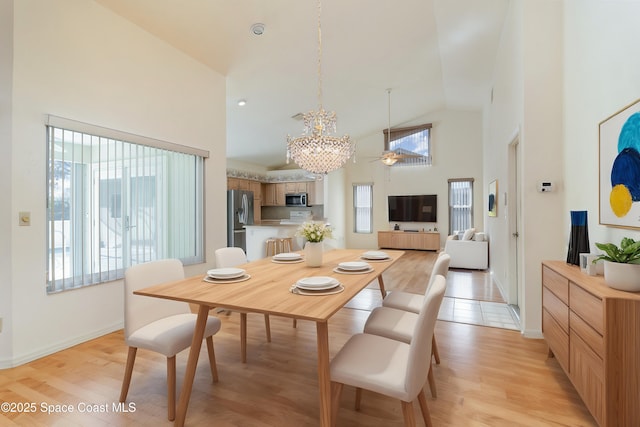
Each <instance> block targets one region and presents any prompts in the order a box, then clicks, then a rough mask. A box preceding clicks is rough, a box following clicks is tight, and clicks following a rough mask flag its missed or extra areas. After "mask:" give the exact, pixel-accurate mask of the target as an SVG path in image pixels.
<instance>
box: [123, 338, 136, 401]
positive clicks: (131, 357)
mask: <svg viewBox="0 0 640 427" xmlns="http://www.w3.org/2000/svg"><path fill="white" fill-rule="evenodd" d="M137 351H138V349H137V348H136V347H129V354H128V355H127V366H126V368H125V369H124V378H123V379H122V389H121V390H120V402H124V401H125V400H127V394H129V385H130V384H131V375H132V374H133V364H134V363H135V361H136V352H137Z"/></svg>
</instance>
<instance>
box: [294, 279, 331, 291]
mask: <svg viewBox="0 0 640 427" xmlns="http://www.w3.org/2000/svg"><path fill="white" fill-rule="evenodd" d="M339 284H340V282H338V281H337V280H336V279H334V278H333V277H329V276H313V277H305V278H304V279H300V280H298V281H297V282H296V286H297V287H298V288H300V289H307V290H321V289H331V288H335V287H336V286H338V285H339Z"/></svg>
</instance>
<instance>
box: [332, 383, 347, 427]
mask: <svg viewBox="0 0 640 427" xmlns="http://www.w3.org/2000/svg"><path fill="white" fill-rule="evenodd" d="M343 385H344V384H342V383H337V382H335V381H331V425H332V426H335V425H336V423H337V421H338V408H340V395H341V394H342V387H343Z"/></svg>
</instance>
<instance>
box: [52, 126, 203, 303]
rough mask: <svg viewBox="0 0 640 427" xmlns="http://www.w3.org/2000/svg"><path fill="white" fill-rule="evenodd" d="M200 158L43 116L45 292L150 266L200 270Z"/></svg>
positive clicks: (134, 137) (172, 146)
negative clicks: (166, 263)
mask: <svg viewBox="0 0 640 427" xmlns="http://www.w3.org/2000/svg"><path fill="white" fill-rule="evenodd" d="M71 129H74V130H71ZM127 139H130V140H137V141H136V142H132V141H127ZM140 141H142V142H144V143H147V144H144V143H139V142H140ZM176 148H177V149H178V150H180V151H177V150H176ZM188 151H192V152H188ZM207 155H208V153H206V152H203V151H201V150H191V149H189V148H188V147H182V146H178V145H175V144H170V143H166V142H162V141H156V140H151V139H146V138H142V137H140V136H137V135H128V134H125V133H122V132H118V131H113V130H110V129H104V128H99V127H96V126H91V125H86V124H82V123H77V122H73V121H70V120H66V119H61V118H55V117H53V116H50V117H49V118H48V123H47V164H48V170H47V177H48V178H47V254H48V265H47V292H58V291H63V290H67V289H74V288H78V287H82V286H86V285H91V284H96V283H101V282H106V281H111V280H115V279H119V278H122V277H123V276H124V270H125V269H126V268H127V267H129V266H131V265H134V264H138V263H142V262H147V261H152V260H157V259H163V258H178V259H181V260H182V261H183V262H184V263H185V264H191V263H197V262H202V260H203V238H202V236H203V233H202V229H203V193H204V192H203V176H204V157H206V156H207Z"/></svg>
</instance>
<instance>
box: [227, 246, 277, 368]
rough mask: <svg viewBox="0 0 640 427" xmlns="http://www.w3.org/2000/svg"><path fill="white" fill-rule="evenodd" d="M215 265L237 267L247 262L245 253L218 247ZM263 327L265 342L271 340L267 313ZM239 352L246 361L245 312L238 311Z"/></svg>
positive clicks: (235, 249) (239, 250) (237, 249)
mask: <svg viewBox="0 0 640 427" xmlns="http://www.w3.org/2000/svg"><path fill="white" fill-rule="evenodd" d="M215 258H216V267H218V268H225V267H237V266H239V265H242V264H246V263H247V255H246V253H245V252H244V250H243V249H242V248H234V247H227V248H219V249H216V251H215ZM264 328H265V331H266V334H267V342H271V322H270V321H269V315H268V314H265V315H264ZM240 353H241V359H242V362H243V363H245V362H246V361H247V313H245V312H240Z"/></svg>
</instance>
